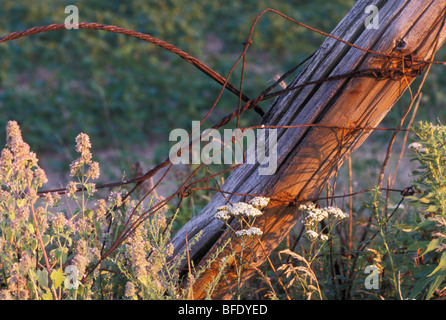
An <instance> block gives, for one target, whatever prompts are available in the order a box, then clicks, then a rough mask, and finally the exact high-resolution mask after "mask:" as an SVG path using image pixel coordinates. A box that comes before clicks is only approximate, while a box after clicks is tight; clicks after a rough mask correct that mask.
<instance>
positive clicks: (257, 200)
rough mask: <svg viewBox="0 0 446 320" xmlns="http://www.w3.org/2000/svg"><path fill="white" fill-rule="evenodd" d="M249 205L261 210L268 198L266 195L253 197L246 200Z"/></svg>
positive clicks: (266, 203)
mask: <svg viewBox="0 0 446 320" xmlns="http://www.w3.org/2000/svg"><path fill="white" fill-rule="evenodd" d="M248 203H249V204H250V205H252V206H253V207H254V208H256V209H259V210H262V209H263V208H265V207H266V206H267V205H268V203H269V198H266V197H254V198H252V199H251V200H249V201H248Z"/></svg>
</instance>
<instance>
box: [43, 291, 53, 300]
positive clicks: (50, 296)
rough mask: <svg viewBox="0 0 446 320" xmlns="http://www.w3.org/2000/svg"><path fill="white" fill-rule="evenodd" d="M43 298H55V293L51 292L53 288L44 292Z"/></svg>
mask: <svg viewBox="0 0 446 320" xmlns="http://www.w3.org/2000/svg"><path fill="white" fill-rule="evenodd" d="M42 299H43V300H53V295H52V294H51V290H46V291H45V293H44V294H42Z"/></svg>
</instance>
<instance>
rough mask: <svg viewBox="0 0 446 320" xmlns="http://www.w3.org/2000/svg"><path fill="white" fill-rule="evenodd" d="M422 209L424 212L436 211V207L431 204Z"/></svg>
mask: <svg viewBox="0 0 446 320" xmlns="http://www.w3.org/2000/svg"><path fill="white" fill-rule="evenodd" d="M424 211H425V212H437V211H438V207H437V206H433V205H431V206H429V207H427V209H426V210H424Z"/></svg>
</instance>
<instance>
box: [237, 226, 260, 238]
mask: <svg viewBox="0 0 446 320" xmlns="http://www.w3.org/2000/svg"><path fill="white" fill-rule="evenodd" d="M235 235H236V236H237V237H239V238H243V237H248V238H255V237H261V236H262V235H263V232H262V231H261V230H260V229H259V228H257V227H251V228H249V229H242V230H238V231H236V232H235Z"/></svg>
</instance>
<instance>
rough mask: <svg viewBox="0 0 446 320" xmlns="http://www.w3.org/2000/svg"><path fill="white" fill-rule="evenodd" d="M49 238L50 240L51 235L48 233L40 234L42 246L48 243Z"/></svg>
mask: <svg viewBox="0 0 446 320" xmlns="http://www.w3.org/2000/svg"><path fill="white" fill-rule="evenodd" d="M50 240H51V237H50V236H49V235H47V234H44V235H43V236H42V242H43V245H44V246H46V245H47V244H48V243H50Z"/></svg>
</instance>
